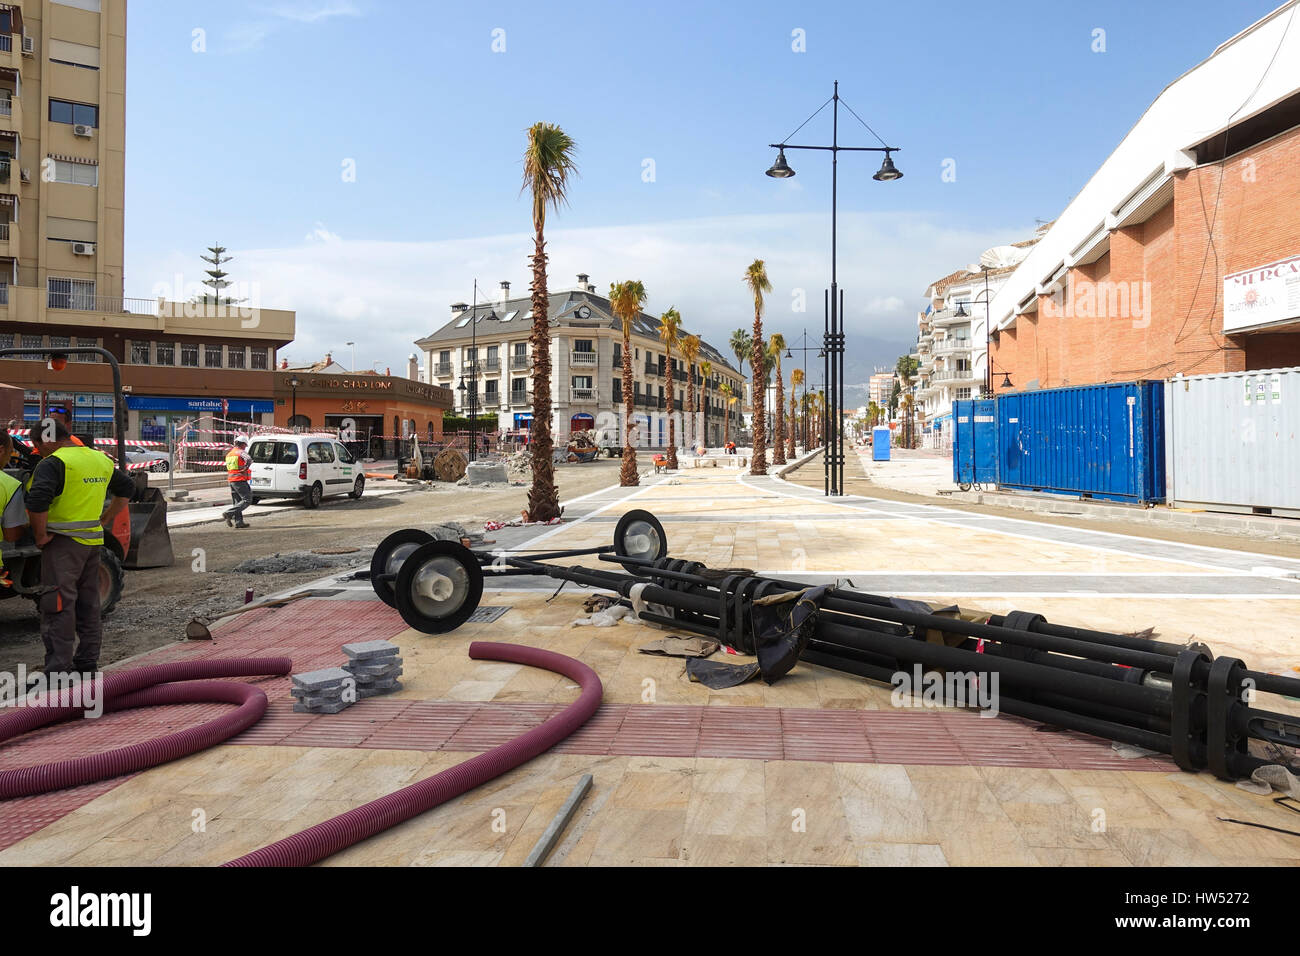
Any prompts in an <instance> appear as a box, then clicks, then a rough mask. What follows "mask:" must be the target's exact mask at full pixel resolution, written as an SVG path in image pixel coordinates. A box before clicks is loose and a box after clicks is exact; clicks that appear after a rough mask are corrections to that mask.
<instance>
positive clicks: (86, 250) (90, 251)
mask: <svg viewBox="0 0 1300 956" xmlns="http://www.w3.org/2000/svg"><path fill="white" fill-rule="evenodd" d="M72 254H73V255H74V256H93V255H94V254H95V244H94V243H93V242H74V243H73V244H72Z"/></svg>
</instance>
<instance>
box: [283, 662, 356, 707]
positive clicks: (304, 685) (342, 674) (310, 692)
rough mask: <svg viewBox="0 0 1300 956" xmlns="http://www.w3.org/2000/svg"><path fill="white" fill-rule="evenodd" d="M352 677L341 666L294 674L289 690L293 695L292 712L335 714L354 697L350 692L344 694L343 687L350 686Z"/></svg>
mask: <svg viewBox="0 0 1300 956" xmlns="http://www.w3.org/2000/svg"><path fill="white" fill-rule="evenodd" d="M353 679H354V677H353V675H352V674H350V673H349V672H348V671H345V670H344V669H343V668H341V667H327V668H325V669H323V670H318V671H308V672H307V673H305V674H294V675H293V687H292V688H290V690H289V693H290V694H292V695H293V696H294V702H293V712H294V713H295V714H337V713H338V712H339V711H341V710H343V709H344V708H345V707H348V706H349V705H351V704H352V702H353V701H354V700H355V699H356V698H355V697H353V696H352V695H351V694H348V695H346V697H345V695H344V691H345V689H347V688H349V687H351V686H352V681H353Z"/></svg>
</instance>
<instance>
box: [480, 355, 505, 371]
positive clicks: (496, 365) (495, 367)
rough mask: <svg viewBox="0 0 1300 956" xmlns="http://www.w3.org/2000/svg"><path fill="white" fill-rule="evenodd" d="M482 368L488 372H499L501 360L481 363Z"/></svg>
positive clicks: (489, 360) (492, 359)
mask: <svg viewBox="0 0 1300 956" xmlns="http://www.w3.org/2000/svg"><path fill="white" fill-rule="evenodd" d="M483 367H484V368H486V369H487V370H488V371H489V372H499V371H501V360H500V359H494V358H490V359H488V360H487V361H486V362H484V363H483Z"/></svg>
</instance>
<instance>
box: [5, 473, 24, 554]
mask: <svg viewBox="0 0 1300 956" xmlns="http://www.w3.org/2000/svg"><path fill="white" fill-rule="evenodd" d="M0 464H3V463H0ZM22 486H23V483H22V482H21V481H19V480H18V479H17V478H15V477H14V476H13V475H11V474H9V473H8V472H7V471H0V515H3V514H4V513H5V509H6V508H8V507H9V499H11V498H12V497H13V496H14V492H16V491H17V490H18V489H19V488H21V487H22ZM4 566H5V559H4V556H3V555H0V568H3V567H4Z"/></svg>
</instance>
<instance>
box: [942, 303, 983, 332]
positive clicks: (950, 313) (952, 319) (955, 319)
mask: <svg viewBox="0 0 1300 956" xmlns="http://www.w3.org/2000/svg"><path fill="white" fill-rule="evenodd" d="M983 305H984V303H983V302H980V304H979V305H978V306H976V308H983ZM971 315H972V312H971V309H969V308H968V309H966V314H965V315H958V314H957V310H956V309H942V310H940V311H939V312H936V313H934V315H933V316H931V321H933V322H934V327H935V328H937V329H938V328H947V327H948V326H950V325H962V324H963V323H965V324H968V325H969V324H970V320H971Z"/></svg>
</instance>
